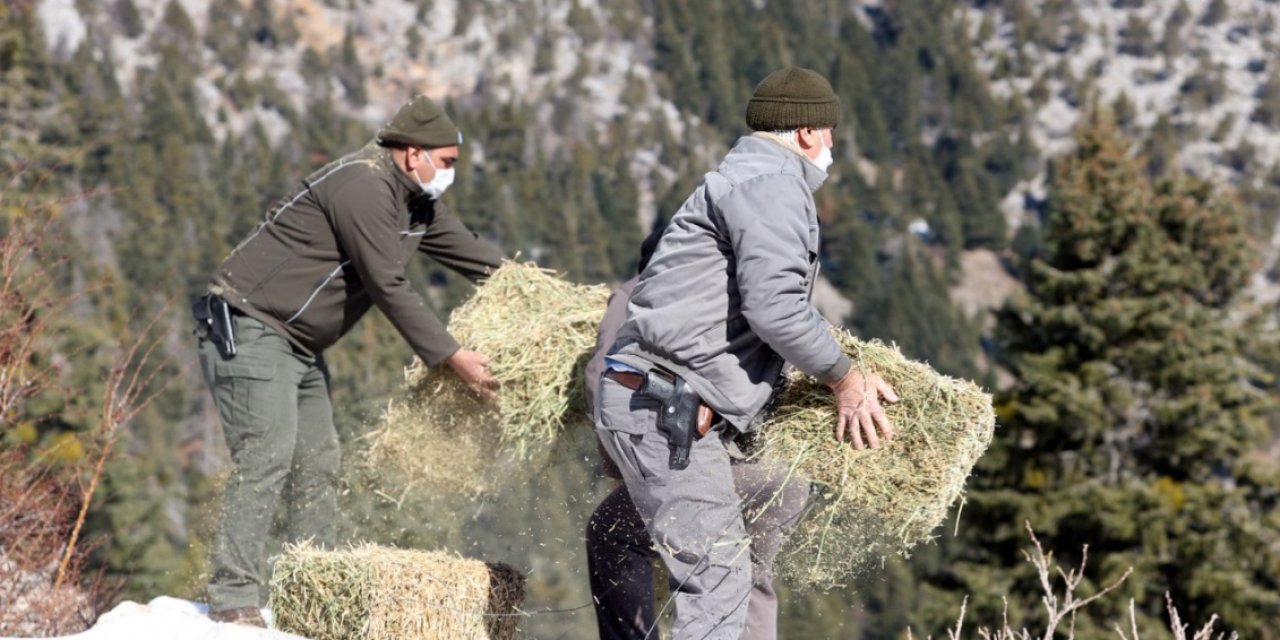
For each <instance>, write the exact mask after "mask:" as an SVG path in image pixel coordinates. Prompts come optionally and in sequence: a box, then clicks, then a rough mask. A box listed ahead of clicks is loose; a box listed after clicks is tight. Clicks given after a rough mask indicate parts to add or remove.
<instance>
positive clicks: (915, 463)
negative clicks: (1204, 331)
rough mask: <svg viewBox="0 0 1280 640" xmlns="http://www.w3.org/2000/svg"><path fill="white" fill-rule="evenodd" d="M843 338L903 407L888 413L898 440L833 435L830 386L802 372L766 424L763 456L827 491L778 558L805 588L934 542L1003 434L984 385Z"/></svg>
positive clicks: (857, 359)
mask: <svg viewBox="0 0 1280 640" xmlns="http://www.w3.org/2000/svg"><path fill="white" fill-rule="evenodd" d="M836 335H837V339H838V340H839V341H840V343H841V346H842V347H843V348H844V350H845V352H846V353H847V354H849V356H850V358H852V359H853V362H854V366H856V367H858V368H860V369H861V370H863V371H866V372H872V373H877V374H879V375H881V376H882V377H884V379H885V380H886V381H887V382H888V383H889V384H890V385H892V386H893V388H894V390H895V391H897V393H898V396H899V397H900V398H901V402H899V403H897V404H895V405H890V406H889V407H888V408H887V412H888V414H889V417H890V419H891V420H892V421H893V425H894V431H895V436H894V439H893V441H891V442H889V443H887V444H883V445H882V446H881V447H880V448H879V449H875V450H870V449H868V450H862V451H859V450H855V449H853V448H852V447H851V446H849V445H848V444H847V443H840V442H836V441H835V439H834V438H833V437H832V433H833V429H834V426H835V423H836V413H835V406H834V401H833V398H832V395H831V392H830V390H829V389H828V388H827V387H826V386H825V385H823V384H821V383H819V382H817V381H816V380H813V379H811V378H807V377H805V376H795V377H793V378H792V379H791V380H790V381H789V383H788V387H787V389H786V390H785V391H784V392H783V395H782V397H781V398H780V399H779V402H778V405H777V407H776V408H775V409H774V411H773V413H772V414H771V416H770V418H769V419H768V420H767V421H766V423H765V424H764V425H763V426H762V429H761V438H762V441H763V443H764V447H763V450H762V454H761V455H765V456H771V457H773V458H775V459H777V460H778V461H779V462H780V463H781V464H785V465H788V466H789V467H790V468H791V469H793V470H794V472H795V473H796V477H797V479H800V478H803V479H807V480H811V481H812V482H814V483H815V484H816V485H818V487H819V489H820V492H819V495H818V496H815V499H814V501H813V508H812V510H811V511H810V512H809V513H808V514H807V515H806V516H805V518H804V519H802V520H801V521H800V522H799V523H797V524H796V526H795V527H794V528H793V529H792V531H791V532H790V534H789V538H788V543H787V546H786V549H785V550H784V552H783V557H782V558H780V559H779V571H780V573H782V575H784V576H786V577H788V578H789V579H790V580H791V581H792V582H793V583H795V584H796V585H797V586H801V587H819V588H829V587H833V586H837V585H840V584H842V583H843V582H844V581H845V580H846V579H847V578H848V577H849V576H850V575H851V574H852V573H854V572H856V571H857V570H859V569H860V568H862V567H864V566H866V565H868V564H870V563H874V564H879V562H880V560H881V559H882V558H883V557H884V556H886V555H888V554H891V553H905V552H906V551H908V550H910V549H911V548H912V547H913V546H915V545H916V544H919V543H920V542H922V541H925V540H928V539H930V538H931V536H932V535H933V531H934V530H935V529H936V528H937V527H938V526H939V525H940V524H942V522H943V521H944V520H945V519H946V516H947V513H948V510H949V509H950V507H951V505H953V504H954V503H955V502H956V501H957V500H959V499H961V498H962V496H963V494H964V485H965V481H966V480H967V479H968V477H969V472H970V471H971V470H972V469H973V465H974V464H975V463H976V462H977V460H978V458H979V457H980V456H981V455H982V454H983V452H985V451H986V449H987V446H988V445H990V443H991V437H992V434H993V432H994V429H995V414H994V412H993V410H992V407H991V396H990V395H988V394H987V393H985V392H983V391H982V390H981V389H980V388H978V387H977V385H975V384H973V383H971V382H968V381H963V380H956V379H953V378H948V377H946V376H943V375H940V374H939V373H937V372H936V371H934V370H933V369H932V368H930V367H929V366H928V365H925V364H922V363H919V362H912V361H910V360H908V359H907V358H906V357H904V356H903V355H902V353H901V352H900V351H898V350H897V349H896V348H894V347H889V346H886V345H884V344H882V343H880V342H874V341H873V342H863V341H860V340H858V339H856V338H854V337H853V336H852V335H850V334H848V333H847V332H843V331H839V332H837V334H836Z"/></svg>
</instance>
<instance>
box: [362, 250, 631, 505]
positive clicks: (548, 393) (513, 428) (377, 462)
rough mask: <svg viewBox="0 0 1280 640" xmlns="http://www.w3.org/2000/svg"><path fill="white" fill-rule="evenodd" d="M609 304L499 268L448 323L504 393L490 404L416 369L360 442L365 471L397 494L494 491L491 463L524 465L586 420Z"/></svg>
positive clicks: (601, 290) (603, 297)
mask: <svg viewBox="0 0 1280 640" xmlns="http://www.w3.org/2000/svg"><path fill="white" fill-rule="evenodd" d="M608 298H609V289H608V288H607V287H603V286H584V285H577V284H573V283H571V282H568V281H566V280H563V279H561V278H558V277H556V276H555V275H554V274H553V273H551V272H549V271H546V270H544V269H540V268H538V267H537V266H536V265H532V264H519V263H514V262H508V263H506V264H504V265H503V266H502V267H501V268H500V269H498V270H497V271H496V272H494V274H493V275H492V276H490V277H489V278H488V279H487V280H485V281H484V282H483V283H482V284H481V285H480V286H479V287H478V288H477V289H476V292H475V294H474V295H473V296H472V297H471V298H470V299H469V300H468V301H467V302H466V303H465V304H463V305H462V306H460V307H458V308H457V309H456V310H454V312H453V314H452V315H451V316H450V318H449V331H450V333H451V334H452V335H453V336H454V338H456V339H457V340H458V342H460V343H461V344H462V345H464V346H465V347H466V348H468V349H474V350H476V351H479V352H480V353H483V354H485V355H487V356H489V358H490V360H491V362H490V370H491V371H492V373H493V375H494V377H495V378H497V379H498V381H499V383H501V385H502V386H501V389H500V391H499V393H498V401H497V403H496V405H495V404H491V403H487V402H484V401H483V400H481V399H479V398H478V397H477V396H476V395H475V394H473V393H472V392H471V391H470V390H469V389H467V388H466V386H465V385H463V384H462V382H461V381H460V380H458V378H457V377H456V376H455V375H453V372H452V370H450V369H448V367H436V368H435V369H434V370H429V369H428V368H427V367H426V366H425V365H424V364H423V363H422V362H421V361H415V362H414V364H413V366H411V367H410V368H409V369H408V370H407V371H406V374H405V377H406V389H405V392H404V394H403V398H402V399H401V400H398V401H393V402H392V403H391V405H390V406H389V407H388V410H387V412H386V414H385V415H384V416H383V420H382V423H381V424H380V425H379V426H378V427H377V428H375V429H374V430H373V431H372V432H371V433H370V434H369V435H368V436H366V439H367V441H368V449H367V452H366V463H367V465H366V466H367V467H368V468H370V469H371V470H374V472H375V473H376V474H377V475H379V476H382V477H383V478H384V479H386V480H391V481H392V482H394V484H395V485H396V486H398V487H400V488H401V490H404V489H407V488H410V487H412V488H413V489H415V490H426V491H423V492H424V493H435V492H442V491H448V492H456V491H460V492H462V493H469V494H480V493H483V492H485V491H487V490H489V489H492V488H493V486H492V485H493V483H494V482H495V478H498V477H500V474H496V473H494V471H493V468H492V465H493V462H494V460H496V459H500V458H503V457H510V458H514V459H524V460H526V461H527V460H529V459H531V458H532V457H534V456H535V455H537V454H538V453H540V452H543V451H545V450H546V449H547V447H548V445H550V444H551V443H552V442H553V441H554V440H555V439H556V436H557V435H559V434H560V433H561V432H562V431H563V430H564V427H565V425H566V423H568V422H571V421H573V420H578V419H585V409H584V408H583V402H582V398H583V392H582V384H583V381H582V368H583V367H584V366H585V364H586V360H587V358H588V357H589V356H590V353H591V349H592V348H594V347H595V340H596V331H597V329H598V327H599V326H600V321H601V320H602V319H603V318H604V311H605V304H606V303H607V302H608ZM383 484H389V483H387V482H384V483H383Z"/></svg>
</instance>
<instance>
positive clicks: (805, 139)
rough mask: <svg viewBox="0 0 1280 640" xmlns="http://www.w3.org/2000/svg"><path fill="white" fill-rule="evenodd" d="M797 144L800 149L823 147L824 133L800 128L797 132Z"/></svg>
mask: <svg viewBox="0 0 1280 640" xmlns="http://www.w3.org/2000/svg"><path fill="white" fill-rule="evenodd" d="M796 142H798V143H799V144H800V148H801V149H804V150H806V151H807V150H809V149H812V148H814V147H817V146H821V145H822V131H821V130H819V129H815V128H813V127H800V128H799V129H797V130H796Z"/></svg>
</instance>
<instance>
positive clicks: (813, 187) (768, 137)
mask: <svg viewBox="0 0 1280 640" xmlns="http://www.w3.org/2000/svg"><path fill="white" fill-rule="evenodd" d="M756 140H759V141H760V142H761V143H763V144H759V145H756V144H751V145H750V147H751V149H752V150H753V151H755V150H761V151H764V150H766V149H769V151H766V152H767V153H778V154H783V155H788V156H792V158H789V159H793V160H795V162H788V163H787V164H788V165H790V166H791V167H793V168H794V171H790V172H793V173H799V174H800V178H801V179H803V180H804V183H805V184H806V185H808V187H809V191H810V192H814V191H817V190H818V188H819V187H821V186H822V184H823V183H824V182H826V180H827V175H828V174H827V172H826V171H823V170H822V169H819V168H818V165H816V164H814V163H813V161H812V160H810V159H809V157H808V156H806V155H804V153H803V152H801V151H800V147H799V146H797V145H796V144H795V143H793V142H790V141H788V140H784V139H782V138H780V137H778V136H776V135H774V134H772V133H769V132H767V131H756V132H755V133H753V134H751V135H750V136H747V137H744V138H742V139H741V140H740V141H739V145H743V144H744V143H748V142H752V143H754V141H756ZM788 152H789V153H788Z"/></svg>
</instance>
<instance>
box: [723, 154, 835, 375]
mask: <svg viewBox="0 0 1280 640" xmlns="http://www.w3.org/2000/svg"><path fill="white" fill-rule="evenodd" d="M807 189H808V187H806V186H805V185H804V183H803V182H801V181H800V179H799V178H796V177H792V176H781V175H775V176H769V177H762V178H757V179H755V180H752V181H749V182H746V183H744V184H741V185H738V186H737V187H736V188H734V189H733V191H730V192H729V193H728V194H726V195H725V196H724V197H722V198H721V199H720V200H719V201H718V202H717V203H716V207H715V209H716V210H717V212H718V213H719V215H720V216H721V219H722V221H723V223H724V226H723V228H724V229H725V230H726V232H727V233H728V235H729V238H728V240H729V243H730V245H731V247H732V249H733V259H734V263H735V277H736V278H737V282H738V293H739V295H740V296H741V300H742V315H743V316H744V317H746V319H747V323H748V324H750V325H751V330H752V331H753V332H754V333H755V334H756V335H757V336H759V337H760V339H761V340H764V341H765V343H767V344H768V345H769V346H770V347H771V348H772V349H773V350H774V351H775V352H777V353H778V355H781V356H782V357H783V358H784V359H785V360H786V361H787V362H790V363H791V364H793V365H795V366H796V368H798V369H800V370H801V371H803V372H805V373H807V374H809V375H811V376H813V377H815V378H817V379H818V380H820V381H822V382H824V383H827V384H830V383H833V382H835V381H837V380H839V379H840V378H842V377H844V374H845V373H847V372H848V371H849V367H850V363H849V358H848V357H846V356H845V355H844V352H843V351H841V349H840V345H839V344H837V343H836V341H835V338H833V337H832V336H831V332H830V331H829V330H828V328H827V323H826V322H825V321H824V320H823V319H822V316H821V315H820V314H819V313H818V310H817V309H816V308H814V306H813V304H812V303H811V302H810V300H809V285H810V283H809V282H808V278H809V274H810V252H813V258H814V259H816V257H817V250H818V248H817V247H810V246H809V222H808V218H809V216H807V215H806V214H805V213H806V212H805V209H806V207H808V206H809V204H808V200H809V198H808V197H806V196H807V195H808V192H807Z"/></svg>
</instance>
